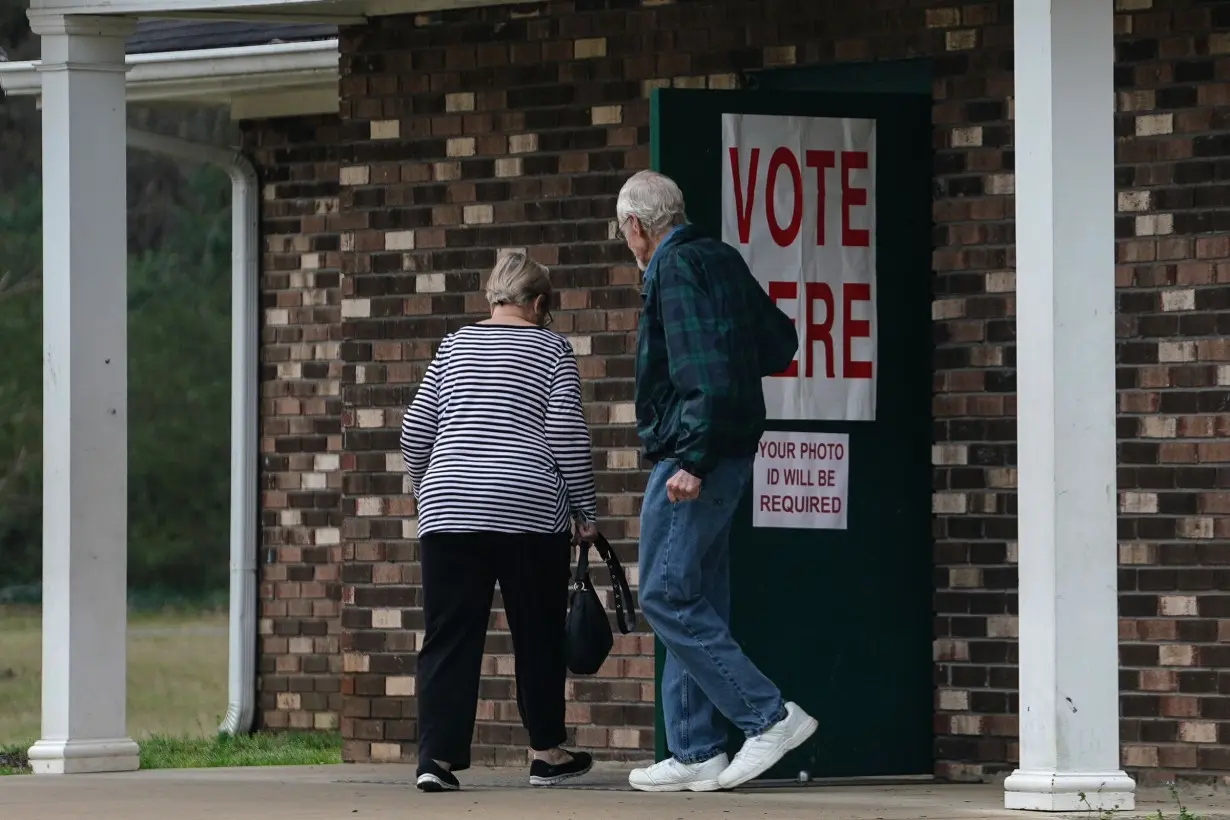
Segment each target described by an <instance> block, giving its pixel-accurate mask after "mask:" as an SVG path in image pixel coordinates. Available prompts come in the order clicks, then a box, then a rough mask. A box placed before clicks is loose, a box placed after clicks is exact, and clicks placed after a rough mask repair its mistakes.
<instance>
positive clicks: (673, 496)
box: [666, 470, 700, 504]
mask: <svg viewBox="0 0 1230 820" xmlns="http://www.w3.org/2000/svg"><path fill="white" fill-rule="evenodd" d="M666 497H667V498H668V499H670V502H671V503H672V504H676V503H678V502H680V501H695V500H696V499H697V498H699V497H700V479H699V478H697V477H696V476H694V475H692V474H691V473H689V472H688V471H687V470H680V471H679V472H677V473H675V474H674V475H673V476H671V477H670V478H669V479H668V480H667V482H666Z"/></svg>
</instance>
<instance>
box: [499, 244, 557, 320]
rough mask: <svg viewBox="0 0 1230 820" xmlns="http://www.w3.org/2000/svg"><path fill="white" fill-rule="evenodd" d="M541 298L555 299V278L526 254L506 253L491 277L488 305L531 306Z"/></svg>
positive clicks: (504, 252)
mask: <svg viewBox="0 0 1230 820" xmlns="http://www.w3.org/2000/svg"><path fill="white" fill-rule="evenodd" d="M539 296H546V297H547V298H548V299H549V298H550V297H551V278H550V276H549V274H548V272H547V268H546V266H544V265H540V264H538V263H537V262H535V261H534V260H533V259H530V257H529V255H528V254H526V253H525V251H502V252H501V253H500V255H499V257H498V258H497V259H496V261H495V267H494V268H492V269H491V275H490V276H488V277H487V303H488V304H490V305H492V306H493V307H494V306H495V305H518V306H521V305H528V304H530V303H531V302H533V301H534V300H535V299H537V298H538V297H539Z"/></svg>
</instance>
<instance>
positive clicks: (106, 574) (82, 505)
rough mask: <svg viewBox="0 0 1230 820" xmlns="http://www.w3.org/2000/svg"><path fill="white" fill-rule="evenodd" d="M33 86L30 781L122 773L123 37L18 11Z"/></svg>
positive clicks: (113, 25)
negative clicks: (39, 547)
mask: <svg viewBox="0 0 1230 820" xmlns="http://www.w3.org/2000/svg"><path fill="white" fill-rule="evenodd" d="M30 20H31V25H32V28H33V29H34V31H35V32H36V33H37V34H39V35H40V36H41V38H42V50H43V54H42V65H41V67H40V72H41V77H42V84H43V103H42V104H43V728H42V739H41V740H39V741H38V742H37V743H36V744H35V745H34V747H33V748H31V749H30V762H31V765H32V766H33V768H34V771H35V772H37V773H40V774H64V773H75V772H111V771H130V770H133V769H136V768H137V766H138V759H137V745H136V744H135V743H133V742H132V740H130V739H128V736H127V735H128V731H127V726H126V718H125V702H124V701H125V694H126V681H125V671H126V670H125V661H126V653H125V638H126V620H127V618H126V615H127V608H126V599H127V595H126V586H127V574H128V573H127V566H126V563H127V553H128V543H127V539H128V523H127V522H128V480H127V479H128V475H127V472H128V429H127V424H128V410H127V403H128V395H127V393H128V345H127V312H128V307H127V265H128V251H127V219H126V212H127V208H126V205H127V202H126V200H127V197H126V187H125V172H126V169H127V156H126V133H127V129H126V122H125V95H124V71H125V68H124V38H125V36H126V35H127V34H128V33H129V32H130V31H131V30H132V24H131V23H130V22H128V21H126V20H123V19H117V18H105V17H77V16H74V17H63V16H59V15H51V14H47V15H43V14H35V13H32V14H31V15H30Z"/></svg>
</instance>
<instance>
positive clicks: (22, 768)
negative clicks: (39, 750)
mask: <svg viewBox="0 0 1230 820" xmlns="http://www.w3.org/2000/svg"><path fill="white" fill-rule="evenodd" d="M28 771H29V766H28V761H27V760H26V750H25V748H24V747H22V746H0V776H3V775H6V774H25V773H26V772H28Z"/></svg>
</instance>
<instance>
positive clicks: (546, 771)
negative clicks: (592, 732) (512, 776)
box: [530, 752, 594, 786]
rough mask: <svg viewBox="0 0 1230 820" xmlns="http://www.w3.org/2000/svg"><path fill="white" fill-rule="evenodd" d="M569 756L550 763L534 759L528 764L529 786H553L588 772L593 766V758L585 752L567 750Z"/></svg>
mask: <svg viewBox="0 0 1230 820" xmlns="http://www.w3.org/2000/svg"><path fill="white" fill-rule="evenodd" d="M568 754H569V755H571V758H570V759H569V760H566V761H565V762H563V763H559V764H551V763H548V762H547V761H545V760H535V761H534V762H533V763H531V764H530V785H531V786H554V785H557V784H559V783H563V782H564V781H565V780H571V779H572V778H574V777H580V776H581V775H583V774H589V770H590V769H592V768H594V758H593V756H592V755H590V754H588V753H587V752H569V753H568Z"/></svg>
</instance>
